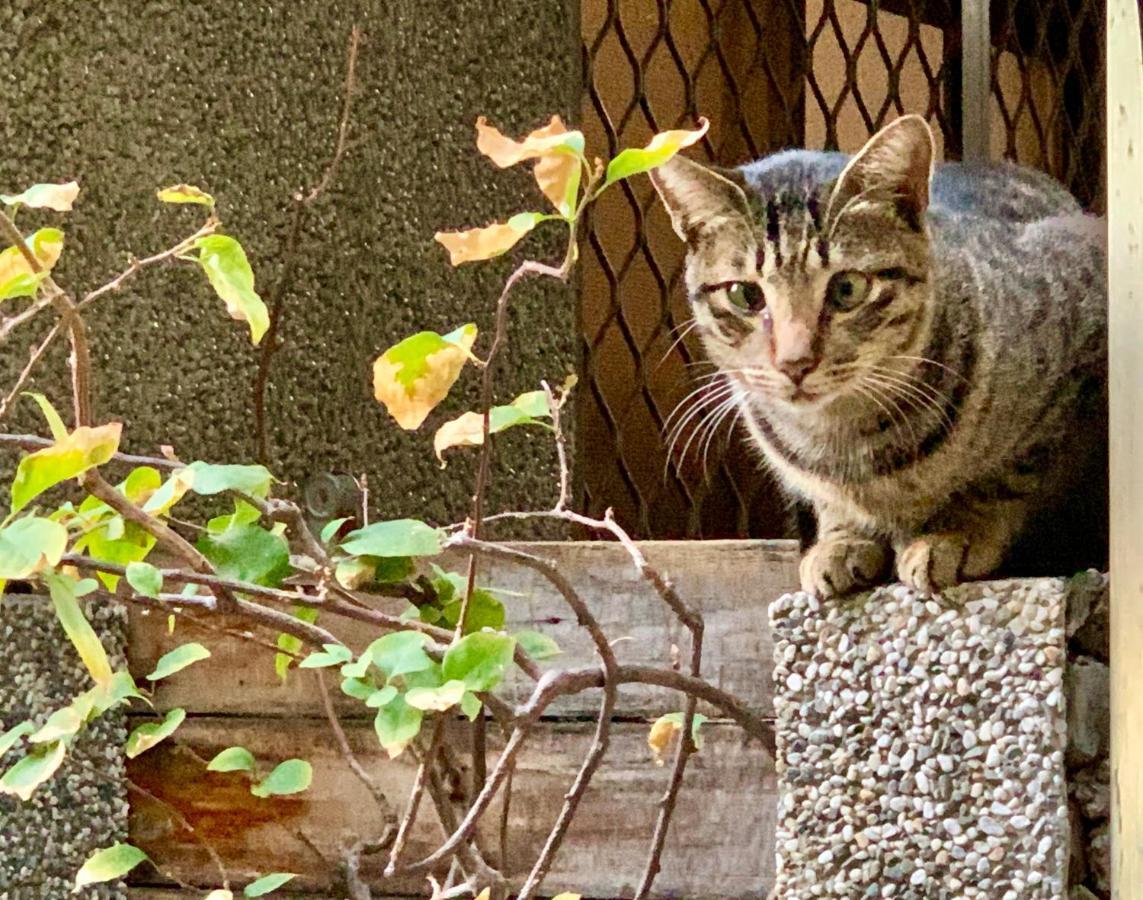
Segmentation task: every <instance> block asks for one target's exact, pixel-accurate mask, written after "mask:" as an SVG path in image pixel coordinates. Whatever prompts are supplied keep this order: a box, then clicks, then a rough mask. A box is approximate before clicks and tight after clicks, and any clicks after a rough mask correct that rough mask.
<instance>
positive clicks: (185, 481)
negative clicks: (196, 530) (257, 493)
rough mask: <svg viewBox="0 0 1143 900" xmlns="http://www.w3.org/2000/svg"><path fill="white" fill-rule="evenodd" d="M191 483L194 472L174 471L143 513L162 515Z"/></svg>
mask: <svg viewBox="0 0 1143 900" xmlns="http://www.w3.org/2000/svg"><path fill="white" fill-rule="evenodd" d="M267 474H269V473H267ZM193 481H194V472H193V471H192V470H191V469H189V468H185V469H176V470H175V471H174V472H172V473H171V475H170V476H169V477H168V478H167V480H166V481H164V482H163V484H162V486H161V487H159V488H158V489H157V490H156V491H155V492H154V493H153V494H151V496H150V497H149V498H148V499H147V502H146V503H144V504H143V511H144V512H149V513H151V514H152V515H156V516H161V515H163V514H164V513H166V512H167V511H168V510H170V508H171V507H172V506H174V505H175V504H176V503H178V502H179V501H180V500H181V499H182V498H183V496H184V495H185V494H186V492H187V491H189V490H190V488H191V484H192V483H193Z"/></svg>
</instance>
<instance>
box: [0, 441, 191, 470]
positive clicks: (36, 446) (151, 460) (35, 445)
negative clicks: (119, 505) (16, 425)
mask: <svg viewBox="0 0 1143 900" xmlns="http://www.w3.org/2000/svg"><path fill="white" fill-rule="evenodd" d="M54 444H55V441H53V440H52V439H51V438H44V437H40V436H39V435H35V434H0V446H8V447H19V448H20V449H21V450H32V451H35V450H42V449H44V448H45V447H51V446H52V445H54ZM111 459H112V460H113V461H114V462H118V463H124V464H126V465H131V466H154V467H155V468H157V469H181V468H183V465H184V464H183V463H181V462H177V461H175V460H170V459H165V458H163V457H160V456H136V455H135V454H132V453H116V454H115V455H114V456H113V457H111Z"/></svg>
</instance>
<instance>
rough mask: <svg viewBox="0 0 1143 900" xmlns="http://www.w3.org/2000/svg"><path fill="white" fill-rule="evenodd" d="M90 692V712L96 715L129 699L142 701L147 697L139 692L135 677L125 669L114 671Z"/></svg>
mask: <svg viewBox="0 0 1143 900" xmlns="http://www.w3.org/2000/svg"><path fill="white" fill-rule="evenodd" d="M90 694H91V703H92V712H93V714H94V715H97V716H101V715H103V714H104V713H105V712H107V710H109V709H111V708H112V707H115V706H118V705H119V704H120V703H124V702H127V701H129V700H131V699H136V700H144V701H146V699H147V698H146V697H144V696H143V695H142V694H141V693H139V688H138V687H137V686H136V684H135V679H134V678H132V677H131V673H130V672H128V671H127V670H126V669H122V670H120V671H118V672H115V673H114V674H113V675H112V676H111V677H110V678H109V679H108V680H107V681H105V682H104V683H103V684H99V685H96V686H95V687H94V688H92V690H91V691H90Z"/></svg>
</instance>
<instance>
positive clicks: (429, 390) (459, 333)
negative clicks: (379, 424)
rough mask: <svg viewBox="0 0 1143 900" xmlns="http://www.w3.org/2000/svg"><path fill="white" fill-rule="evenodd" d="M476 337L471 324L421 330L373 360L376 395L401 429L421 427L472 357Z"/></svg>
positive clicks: (374, 390)
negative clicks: (446, 329)
mask: <svg viewBox="0 0 1143 900" xmlns="http://www.w3.org/2000/svg"><path fill="white" fill-rule="evenodd" d="M475 340H476V326H475V325H472V324H469V325H464V326H462V327H461V328H458V329H456V330H455V331H452V332H449V333H448V334H445V335H440V334H437V333H436V332H435V331H421V332H418V333H417V334H414V335H412V336H411V337H407V338H405V339H404V340H403V341H401V342H400V343H398V344H395V345H394V346H392V347H390V348H389V349H388V350H386V351H385V352H384V353H383V354H381V356H379V357H378V358H377V359H376V360H375V361H374V363H373V396H374V397H375V398H376V399H377V401H378V402H379V403H382V404H384V405H385V408H386V409H387V410H388V411H389V414H390V415H391V416H392V417H393V418H394V419H395V420H396V422H397V424H398V425H400V426H401V427H402V428H404V429H406V430H409V431H411V430H413V429H415V428H419V427H420V425H421V423H422V422H424V421H425V419H426V418H427V416H428V414H429V413H430V412H432V410H433V409H434V408H435V407H436V406H437V404H438V403H440V402H441V401H442V400H443V399H444V398H445V397H447V396H448V392H449V389H450V388H451V387H452V386H453V384H454V383H455V382H456V380H457V378H459V377H460V372H461V370H462V369H463V368H464V364H465V363H466V362H468V360H469V359H471V358H472V344H473V342H474V341H475Z"/></svg>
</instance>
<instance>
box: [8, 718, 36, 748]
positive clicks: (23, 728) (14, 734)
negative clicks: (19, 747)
mask: <svg viewBox="0 0 1143 900" xmlns="http://www.w3.org/2000/svg"><path fill="white" fill-rule="evenodd" d="M35 730H36V726H35V725H33V724H32V723H31V722H21V723H20V724H18V725H15V726H13V727H12V728H9V729H8V730H7V731H5V732H4V733H3V734H0V756H3V755H4V754H5V753H7V752H8V751H9V750H11V749H12V748H13V747H15V746H16V744H18V743H19V742H20V740H21V738H24V737H27V736H28V735H29V734H31V733H32V732H34V731H35Z"/></svg>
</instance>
